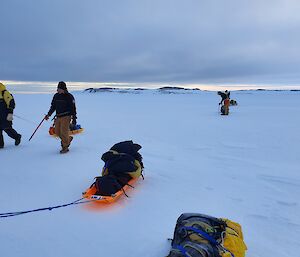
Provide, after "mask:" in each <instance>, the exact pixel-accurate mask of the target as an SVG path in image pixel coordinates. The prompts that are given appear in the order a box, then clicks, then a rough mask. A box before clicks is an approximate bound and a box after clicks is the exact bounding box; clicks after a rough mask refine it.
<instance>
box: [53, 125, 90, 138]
mask: <svg viewBox="0 0 300 257" xmlns="http://www.w3.org/2000/svg"><path fill="white" fill-rule="evenodd" d="M83 130H84V129H83V128H80V129H76V130H70V132H69V135H70V136H72V135H76V134H80V133H82V132H83ZM49 135H50V136H53V137H57V135H56V134H55V128H54V127H50V128H49Z"/></svg>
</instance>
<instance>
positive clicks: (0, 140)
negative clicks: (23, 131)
mask: <svg viewBox="0 0 300 257" xmlns="http://www.w3.org/2000/svg"><path fill="white" fill-rule="evenodd" d="M3 130H4V131H5V132H6V134H7V135H8V136H9V137H11V138H13V139H15V140H16V139H18V138H19V137H20V136H21V135H20V134H18V132H17V131H15V130H14V129H13V128H6V129H0V147H3V146H4V140H3V133H2V132H3Z"/></svg>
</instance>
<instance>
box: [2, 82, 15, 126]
mask: <svg viewBox="0 0 300 257" xmlns="http://www.w3.org/2000/svg"><path fill="white" fill-rule="evenodd" d="M14 108H15V100H14V98H13V96H12V95H11V93H9V92H8V91H7V90H6V88H5V86H4V85H3V84H2V83H0V129H4V128H7V127H9V126H10V125H11V124H12V123H11V122H9V121H7V114H9V113H13V111H14Z"/></svg>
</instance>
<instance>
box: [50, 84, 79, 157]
mask: <svg viewBox="0 0 300 257" xmlns="http://www.w3.org/2000/svg"><path fill="white" fill-rule="evenodd" d="M54 111H56V119H55V134H56V135H57V136H58V137H59V138H60V139H61V147H62V149H61V150H60V153H62V154H63V153H67V152H69V147H70V144H71V142H72V140H73V137H72V136H70V135H69V133H70V123H72V124H73V126H76V120H77V116H76V114H77V113H76V105H75V99H74V96H73V95H72V94H70V93H69V92H68V89H67V85H66V83H65V82H63V81H60V82H59V83H58V86H57V93H56V94H55V95H54V96H53V99H52V102H51V107H50V110H49V112H48V114H47V115H46V116H45V120H48V119H49V118H50V116H51V115H52V113H53V112H54Z"/></svg>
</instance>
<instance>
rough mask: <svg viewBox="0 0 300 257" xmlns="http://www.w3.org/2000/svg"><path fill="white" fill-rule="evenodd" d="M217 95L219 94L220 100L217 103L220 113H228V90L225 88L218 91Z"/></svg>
mask: <svg viewBox="0 0 300 257" xmlns="http://www.w3.org/2000/svg"><path fill="white" fill-rule="evenodd" d="M218 95H219V96H221V98H222V99H221V102H219V105H222V106H221V115H228V114H229V105H230V92H229V91H228V90H225V92H221V91H218Z"/></svg>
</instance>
